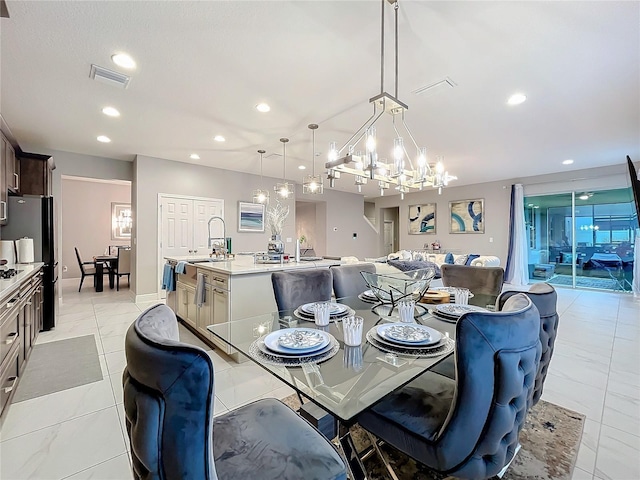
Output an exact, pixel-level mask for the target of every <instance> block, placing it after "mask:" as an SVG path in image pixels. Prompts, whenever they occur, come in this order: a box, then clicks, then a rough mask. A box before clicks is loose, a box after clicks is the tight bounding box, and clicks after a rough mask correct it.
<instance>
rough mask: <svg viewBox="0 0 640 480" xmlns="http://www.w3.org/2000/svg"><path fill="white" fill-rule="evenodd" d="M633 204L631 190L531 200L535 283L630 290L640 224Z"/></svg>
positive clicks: (527, 209)
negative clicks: (635, 243) (636, 234)
mask: <svg viewBox="0 0 640 480" xmlns="http://www.w3.org/2000/svg"><path fill="white" fill-rule="evenodd" d="M632 202H633V197H632V193H631V190H630V189H628V188H624V189H616V190H605V191H598V192H570V193H563V194H555V195H542V196H535V197H526V198H525V220H526V222H527V229H528V235H529V237H528V238H529V278H530V280H531V281H532V282H535V281H547V282H549V283H552V284H555V285H565V286H573V287H576V286H577V287H587V288H598V289H607V290H617V291H621V290H624V291H628V290H630V289H631V282H632V272H633V244H634V241H635V237H634V236H635V229H636V228H637V225H638V219H637V217H636V214H635V209H634V207H633V203H632Z"/></svg>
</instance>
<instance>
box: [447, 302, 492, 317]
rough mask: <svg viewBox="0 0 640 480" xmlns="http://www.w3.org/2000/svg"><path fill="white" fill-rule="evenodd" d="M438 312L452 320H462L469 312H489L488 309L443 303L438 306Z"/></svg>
mask: <svg viewBox="0 0 640 480" xmlns="http://www.w3.org/2000/svg"><path fill="white" fill-rule="evenodd" d="M436 311H437V312H438V313H439V314H441V315H444V316H446V317H450V318H460V317H461V316H462V315H464V314H465V313H469V312H487V311H488V310H487V309H486V308H482V307H478V306H476V305H461V304H459V303H442V304H440V305H436Z"/></svg>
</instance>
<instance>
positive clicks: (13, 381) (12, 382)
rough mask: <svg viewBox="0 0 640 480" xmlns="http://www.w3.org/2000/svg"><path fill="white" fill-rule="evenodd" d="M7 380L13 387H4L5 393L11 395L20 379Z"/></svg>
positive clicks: (11, 378) (10, 378)
mask: <svg viewBox="0 0 640 480" xmlns="http://www.w3.org/2000/svg"><path fill="white" fill-rule="evenodd" d="M7 380H10V381H11V386H10V387H4V393H9V392H10V391H11V390H13V388H14V387H15V386H16V383H17V382H18V377H9V378H7Z"/></svg>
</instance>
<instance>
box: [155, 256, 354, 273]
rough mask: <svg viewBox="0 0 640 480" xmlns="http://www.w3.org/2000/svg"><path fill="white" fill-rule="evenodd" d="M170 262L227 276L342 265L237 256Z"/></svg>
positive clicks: (332, 261) (337, 263) (329, 262)
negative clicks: (259, 259) (228, 258)
mask: <svg viewBox="0 0 640 480" xmlns="http://www.w3.org/2000/svg"><path fill="white" fill-rule="evenodd" d="M165 259H166V260H168V261H174V262H181V261H186V262H189V263H190V264H192V265H195V266H197V267H199V268H204V269H207V270H211V271H213V272H218V273H222V274H226V275H249V274H252V273H264V272H277V271H281V270H297V269H304V268H317V267H331V266H333V265H341V263H342V262H341V261H340V260H318V261H314V262H307V261H301V262H293V261H292V262H289V263H284V264H280V263H254V262H253V256H252V255H237V256H236V257H235V259H234V260H231V261H226V262H209V261H208V260H209V257H194V256H193V255H191V256H183V257H165Z"/></svg>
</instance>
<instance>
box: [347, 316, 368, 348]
mask: <svg viewBox="0 0 640 480" xmlns="http://www.w3.org/2000/svg"><path fill="white" fill-rule="evenodd" d="M363 325H364V319H363V318H362V317H357V316H351V317H347V318H345V319H344V320H343V321H342V327H343V328H344V344H345V345H349V346H351V347H357V346H358V345H360V344H362V326H363Z"/></svg>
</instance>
